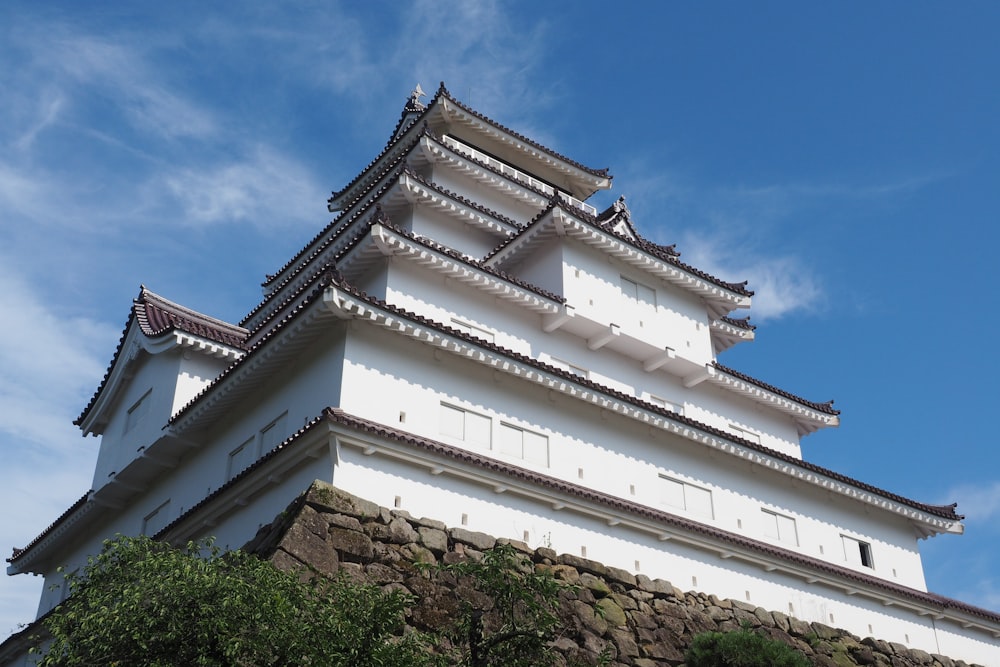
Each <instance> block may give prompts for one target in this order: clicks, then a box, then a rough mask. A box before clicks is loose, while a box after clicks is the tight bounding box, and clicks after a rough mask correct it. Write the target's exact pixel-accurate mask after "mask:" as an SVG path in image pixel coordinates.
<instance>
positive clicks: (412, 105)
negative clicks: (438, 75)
mask: <svg viewBox="0 0 1000 667" xmlns="http://www.w3.org/2000/svg"><path fill="white" fill-rule="evenodd" d="M421 97H427V93H425V92H424V89H423V88H421V87H420V84H419V83H418V84H417V87H416V88H414V89H413V92H412V93H410V99H409V100H408V101H407V102H406V108H407V109H408V110H410V109H412V110H414V111H423V110H424V109H426V108H427V107H426V106H424V103H423V102H421V101H420V98H421Z"/></svg>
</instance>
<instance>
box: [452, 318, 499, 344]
mask: <svg viewBox="0 0 1000 667" xmlns="http://www.w3.org/2000/svg"><path fill="white" fill-rule="evenodd" d="M451 326H453V327H454V328H456V329H458V330H459V331H461V332H463V333H467V334H469V335H470V336H475V337H476V338H482V339H483V340H485V341H486V342H488V343H493V342H496V341H495V338H496V336H495V335H494V334H493V332H492V331H490V330H489V329H483V328H482V327H477V326H476V325H475V324H471V323H469V322H465V321H463V320H457V319H455V318H452V320H451Z"/></svg>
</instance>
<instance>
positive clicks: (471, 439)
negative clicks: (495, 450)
mask: <svg viewBox="0 0 1000 667" xmlns="http://www.w3.org/2000/svg"><path fill="white" fill-rule="evenodd" d="M491 427H492V420H491V419H490V418H489V417H486V416H484V415H480V414H476V413H475V412H469V411H468V410H463V409H462V408H456V407H454V406H451V405H447V404H445V403H442V404H441V413H440V423H439V430H440V433H441V435H443V436H446V437H448V438H452V439H454V440H461V441H462V442H464V443H467V444H469V445H471V446H473V447H477V448H479V449H489V448H490V441H491V439H492V438H491V437H490V431H491Z"/></svg>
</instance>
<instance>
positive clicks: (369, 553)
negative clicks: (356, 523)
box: [327, 528, 375, 563]
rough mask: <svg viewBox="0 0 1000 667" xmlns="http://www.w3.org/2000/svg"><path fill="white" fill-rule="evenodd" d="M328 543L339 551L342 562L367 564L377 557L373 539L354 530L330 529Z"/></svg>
mask: <svg viewBox="0 0 1000 667" xmlns="http://www.w3.org/2000/svg"><path fill="white" fill-rule="evenodd" d="M327 542H328V543H329V544H330V546H332V547H333V548H334V549H336V550H337V553H339V554H340V559H341V560H342V561H347V562H350V563H367V562H370V561H371V560H372V558H373V557H374V555H375V549H374V547H373V546H372V541H371V539H370V538H369V537H368V536H367V535H365V534H364V533H359V532H357V531H354V530H347V529H345V528H330V533H329V536H328V538H327Z"/></svg>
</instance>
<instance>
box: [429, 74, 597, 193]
mask: <svg viewBox="0 0 1000 667" xmlns="http://www.w3.org/2000/svg"><path fill="white" fill-rule="evenodd" d="M441 96H444V97H447V98H448V101H450V102H451V103H452V104H454V105H455V106H457V107H460V108H461V109H462V110H463V111H465V112H466V113H468V114H470V115H473V116H475V117H476V118H478V119H479V120H481V121H483V122H485V123H488V124H490V125H492V126H493V127H495V128H497V129H498V130H501V131H502V132H505V133H506V134H509V135H511V136H512V137H515V138H517V139H518V140H519V141H523V142H524V143H526V144H528V145H529V146H532V147H534V148H537V149H538V150H540V151H542V152H543V153H548V154H549V155H551V156H552V157H554V158H556V159H557V160H561V161H562V162H566V163H568V164H571V165H573V166H574V167H576V168H577V169H579V170H581V171H585V172H587V173H588V174H591V175H593V176H600V177H603V178H613V177H612V176H611V175H610V174H609V173H608V171H609V170H608V168H607V167H605V168H604V169H592V168H591V167H588V166H586V165H583V164H580V163H579V162H577V161H576V160H571V159H569V158H568V157H566V156H565V155H561V154H560V153H557V152H556V151H554V150H552V149H551V148H547V147H545V146H543V145H541V144H540V143H538V142H536V141H534V140H533V139H529V138H528V137H526V136H524V135H523V134H519V133H517V132H515V131H514V130H512V129H510V128H509V127H505V126H504V125H501V124H500V123H498V122H496V121H495V120H493V119H492V118H489V117H487V116H484V115H483V114H481V113H479V112H478V111H476V110H475V109H473V108H471V107H469V106H466V105H465V104H463V103H462V102H459V101H458V100H457V99H455V98H454V97H453V96H452V94H451V93H450V92H448V89H447V88H445V86H444V81H442V82H441V87H440V88H438V92H437V94H435V95H434V100H433V101H432V102H431V104H433V102H436V101H437V99H438V97H441ZM431 104H428V105H427V106H428V107H430V106H431Z"/></svg>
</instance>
